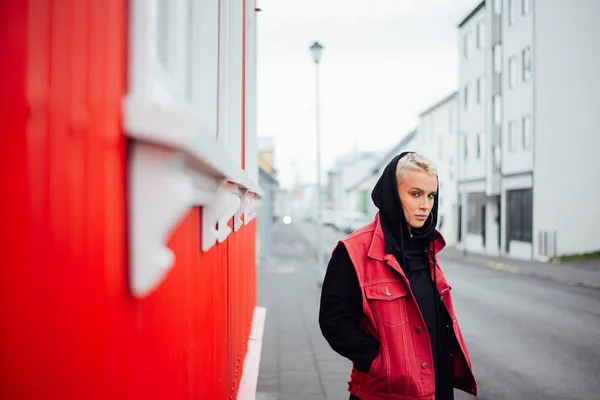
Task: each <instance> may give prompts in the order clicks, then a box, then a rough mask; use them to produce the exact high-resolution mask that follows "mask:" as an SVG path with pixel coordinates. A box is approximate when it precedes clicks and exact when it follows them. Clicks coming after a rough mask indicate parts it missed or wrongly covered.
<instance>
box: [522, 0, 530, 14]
mask: <svg viewBox="0 0 600 400" xmlns="http://www.w3.org/2000/svg"><path fill="white" fill-rule="evenodd" d="M530 12H531V0H521V13H522V14H523V15H527V14H529V13H530Z"/></svg>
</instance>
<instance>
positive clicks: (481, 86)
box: [477, 76, 485, 104]
mask: <svg viewBox="0 0 600 400" xmlns="http://www.w3.org/2000/svg"><path fill="white" fill-rule="evenodd" d="M484 98H485V77H484V76H480V77H479V78H477V104H483V99H484Z"/></svg>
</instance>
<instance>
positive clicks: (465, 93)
mask: <svg viewBox="0 0 600 400" xmlns="http://www.w3.org/2000/svg"><path fill="white" fill-rule="evenodd" d="M463 102H464V106H465V110H466V109H468V108H469V85H465V88H464V90H463Z"/></svg>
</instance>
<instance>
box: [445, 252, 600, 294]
mask: <svg viewBox="0 0 600 400" xmlns="http://www.w3.org/2000/svg"><path fill="white" fill-rule="evenodd" d="M442 258H448V259H450V260H452V261H463V262H466V263H468V264H471V265H474V266H479V267H485V268H490V269H495V270H496V271H501V272H506V273H510V274H515V275H521V276H530V277H533V278H538V279H544V280H548V281H552V282H556V283H560V284H563V285H567V286H574V287H582V288H585V289H591V290H597V291H600V285H596V284H593V283H587V282H581V281H571V280H566V279H561V278H556V277H554V276H551V275H544V274H539V273H536V272H530V271H524V270H522V269H521V268H519V267H515V266H512V265H509V264H506V263H503V262H494V261H486V260H473V259H469V258H468V257H464V256H458V257H457V256H454V255H449V254H445V255H443V256H442Z"/></svg>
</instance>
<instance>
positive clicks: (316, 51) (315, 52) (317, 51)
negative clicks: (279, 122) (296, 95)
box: [310, 42, 325, 284]
mask: <svg viewBox="0 0 600 400" xmlns="http://www.w3.org/2000/svg"><path fill="white" fill-rule="evenodd" d="M310 51H311V52H312V56H313V60H314V62H315V71H316V86H315V98H316V114H315V117H316V118H315V120H316V130H317V237H316V239H317V241H316V246H315V247H316V249H317V268H319V269H320V271H321V272H322V274H321V282H320V283H321V284H322V283H323V279H324V277H325V265H324V264H323V248H322V246H323V204H322V194H321V101H320V96H319V91H320V87H319V63H320V62H321V53H322V52H323V46H321V44H320V43H319V42H314V43H313V45H312V46H310Z"/></svg>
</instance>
